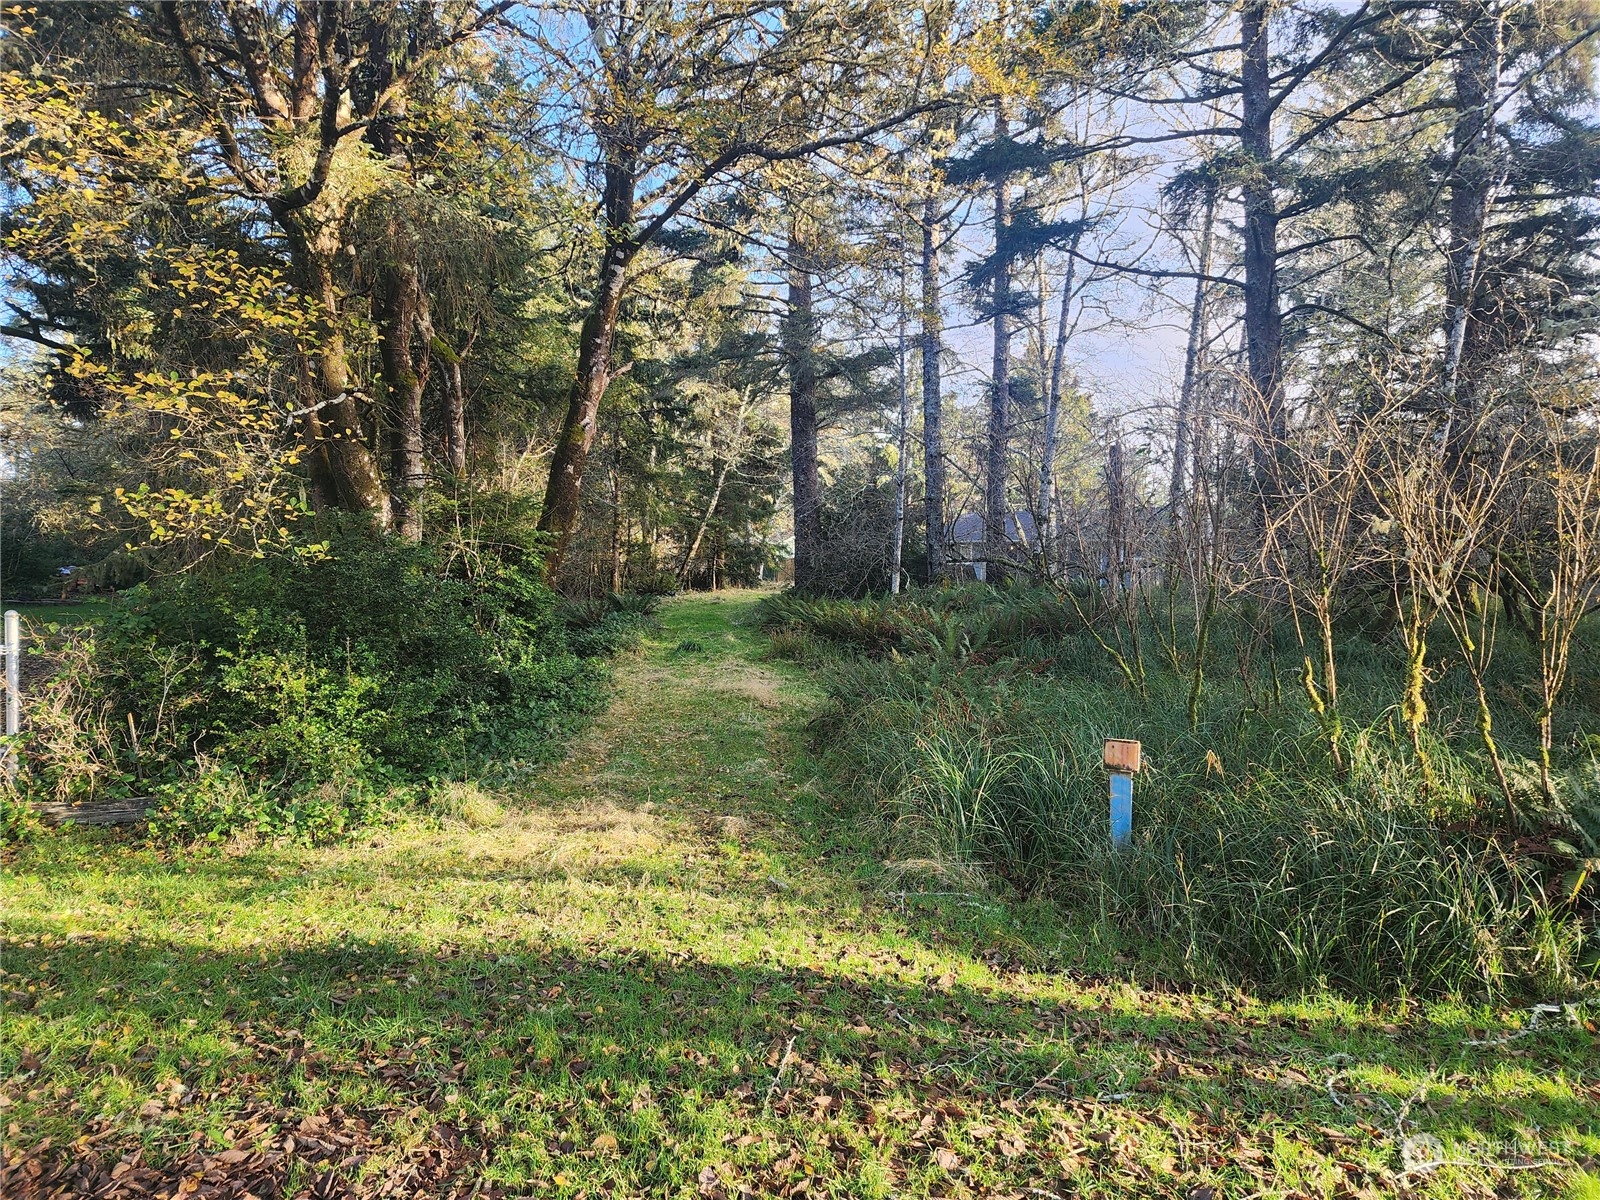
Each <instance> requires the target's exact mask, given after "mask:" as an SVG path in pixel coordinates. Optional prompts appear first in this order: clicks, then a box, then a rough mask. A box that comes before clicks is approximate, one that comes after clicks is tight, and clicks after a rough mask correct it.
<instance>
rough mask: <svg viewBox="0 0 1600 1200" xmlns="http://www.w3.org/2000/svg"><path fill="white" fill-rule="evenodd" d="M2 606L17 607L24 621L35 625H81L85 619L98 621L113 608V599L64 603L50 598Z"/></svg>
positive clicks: (98, 598)
mask: <svg viewBox="0 0 1600 1200" xmlns="http://www.w3.org/2000/svg"><path fill="white" fill-rule="evenodd" d="M0 608H5V609H7V610H10V609H15V610H16V611H17V613H18V614H19V615H20V616H21V617H22V619H23V620H24V621H31V622H32V623H34V624H35V625H48V624H52V623H53V624H56V625H81V624H82V623H83V622H85V621H96V620H99V619H100V618H101V617H103V616H105V615H106V613H107V612H108V611H109V610H110V608H111V601H110V600H109V599H106V598H104V597H97V598H94V599H89V600H74V601H70V602H63V603H56V602H53V601H49V600H20V601H15V602H13V603H10V604H4V605H0Z"/></svg>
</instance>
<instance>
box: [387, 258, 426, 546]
mask: <svg viewBox="0 0 1600 1200" xmlns="http://www.w3.org/2000/svg"><path fill="white" fill-rule="evenodd" d="M395 241H396V245H395V247H394V249H396V250H397V251H398V250H399V246H398V239H395ZM401 258H402V261H400V262H398V263H392V264H388V265H386V266H385V267H384V268H383V270H382V272H381V274H380V278H379V281H378V294H377V297H376V299H377V303H376V304H375V305H374V306H373V307H374V310H375V311H374V315H375V316H376V318H377V324H378V344H379V357H380V360H381V362H382V365H383V381H384V389H385V391H386V392H387V401H388V404H387V408H388V412H387V414H386V415H387V418H388V420H387V426H388V428H387V430H386V432H387V434H388V438H389V488H390V503H391V504H392V506H393V513H394V523H395V529H396V532H398V533H399V534H400V536H401V537H403V538H405V539H406V540H407V541H411V542H420V541H421V540H422V496H423V491H424V489H426V487H427V484H428V471H427V465H426V464H425V463H424V461H423V457H422V392H423V389H424V388H425V387H426V386H427V382H428V368H429V363H430V362H431V361H432V360H431V359H430V357H429V351H430V349H431V345H432V342H433V322H432V320H431V318H430V316H429V313H428V298H427V295H426V294H425V293H424V292H423V290H422V284H421V280H420V278H419V277H418V274H417V268H416V264H415V263H414V262H411V261H409V260H408V259H406V257H405V256H404V255H401ZM418 334H420V335H421V338H420V341H421V345H420V347H419V346H418V341H419V338H418Z"/></svg>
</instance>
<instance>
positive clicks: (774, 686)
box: [712, 670, 783, 710]
mask: <svg viewBox="0 0 1600 1200" xmlns="http://www.w3.org/2000/svg"><path fill="white" fill-rule="evenodd" d="M712 686H713V687H715V688H716V689H717V690H718V691H719V692H733V693H735V694H737V695H740V696H744V697H745V698H746V699H749V700H754V701H755V702H756V704H757V706H758V707H761V708H765V709H774V710H775V709H780V708H782V707H783V685H782V684H781V683H780V682H779V681H778V680H777V679H776V678H775V677H774V676H772V675H769V674H767V672H765V671H760V670H736V671H728V672H726V673H724V674H721V675H719V676H718V677H717V678H716V680H715V681H714V682H713V684H712Z"/></svg>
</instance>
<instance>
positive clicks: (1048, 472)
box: [1034, 233, 1082, 574]
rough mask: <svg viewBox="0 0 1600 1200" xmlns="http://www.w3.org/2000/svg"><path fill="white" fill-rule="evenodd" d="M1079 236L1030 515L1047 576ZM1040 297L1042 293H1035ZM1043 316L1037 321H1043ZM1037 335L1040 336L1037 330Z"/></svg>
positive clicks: (1065, 289)
mask: <svg viewBox="0 0 1600 1200" xmlns="http://www.w3.org/2000/svg"><path fill="white" fill-rule="evenodd" d="M1081 239H1082V234H1076V233H1075V234H1073V235H1072V244H1071V247H1070V250H1071V253H1070V254H1069V255H1068V257H1067V277H1066V278H1065V279H1064V280H1062V282H1061V313H1060V319H1059V323H1058V324H1057V325H1056V344H1055V348H1054V349H1053V350H1052V351H1051V354H1050V383H1049V387H1048V389H1047V390H1046V392H1045V402H1044V449H1043V452H1042V453H1041V454H1040V456H1039V457H1040V461H1039V503H1038V508H1037V511H1036V512H1035V513H1034V522H1035V524H1036V525H1037V526H1038V534H1039V557H1040V560H1041V562H1042V563H1043V566H1044V570H1045V571H1046V573H1047V574H1048V573H1049V572H1050V554H1051V550H1052V549H1053V546H1054V540H1055V539H1054V538H1052V537H1051V535H1050V514H1051V512H1052V511H1053V509H1052V507H1051V505H1052V504H1053V502H1054V499H1055V497H1054V495H1053V494H1052V493H1053V490H1054V488H1055V481H1056V445H1057V441H1058V430H1059V428H1060V424H1061V387H1062V383H1063V381H1064V380H1065V378H1066V363H1067V334H1068V330H1069V328H1070V323H1069V317H1070V316H1071V314H1072V281H1073V277H1074V275H1075V273H1076V268H1077V265H1078V243H1079V241H1080V240H1081ZM1039 291H1040V295H1041V296H1043V294H1044V289H1043V288H1042V287H1041V288H1040V289H1039ZM1043 319H1044V318H1043V316H1041V317H1040V320H1041V321H1043ZM1039 335H1040V337H1041V338H1042V337H1043V336H1044V330H1043V327H1042V326H1041V328H1040V331H1039Z"/></svg>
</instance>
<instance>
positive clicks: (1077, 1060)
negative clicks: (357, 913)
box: [3, 937, 1593, 1196]
mask: <svg viewBox="0 0 1600 1200" xmlns="http://www.w3.org/2000/svg"><path fill="white" fill-rule="evenodd" d="M6 966H7V971H8V972H9V975H8V983H9V984H10V985H12V986H14V985H15V984H16V983H17V982H19V981H28V984H29V985H30V986H31V987H32V989H33V990H32V991H29V992H25V993H22V995H21V999H20V1000H18V999H17V998H16V997H15V996H13V1003H12V1005H11V1008H12V1014H11V1016H10V1017H9V1018H8V1022H7V1024H8V1029H7V1036H6V1044H5V1046H4V1048H3V1056H4V1066H5V1071H6V1075H7V1083H6V1096H7V1100H8V1102H9V1103H8V1107H7V1112H8V1117H9V1119H10V1120H11V1121H13V1122H15V1125H14V1127H13V1131H12V1136H11V1137H10V1138H9V1139H8V1144H9V1150H8V1155H9V1157H8V1161H7V1166H6V1176H7V1178H6V1180H5V1182H4V1190H5V1194H7V1195H57V1194H59V1195H68V1194H89V1195H103V1196H121V1195H134V1194H142V1193H143V1191H145V1190H150V1189H153V1188H154V1187H155V1186H156V1185H158V1184H161V1185H169V1184H173V1183H177V1182H179V1181H181V1180H185V1179H196V1178H198V1179H199V1180H200V1181H201V1183H203V1184H204V1185H205V1186H206V1187H207V1188H210V1189H213V1192H214V1194H235V1195H243V1194H244V1193H245V1192H247V1191H248V1192H254V1193H255V1194H256V1195H278V1194H281V1195H292V1194H296V1193H303V1194H311V1195H317V1196H336V1195H338V1196H343V1195H352V1196H353V1195H369V1194H370V1195H377V1194H385V1195H416V1196H446V1195H454V1194H463V1195H464V1194H466V1193H467V1192H468V1191H471V1190H473V1189H479V1190H478V1194H479V1195H493V1194H497V1192H498V1191H503V1192H512V1193H516V1192H519V1191H525V1190H527V1189H540V1190H542V1189H546V1188H553V1189H555V1190H557V1191H561V1190H563V1189H565V1187H566V1184H568V1183H573V1184H574V1186H576V1183H574V1181H580V1182H581V1183H582V1185H583V1186H584V1187H586V1188H590V1189H597V1188H598V1189H601V1190H603V1191H620V1194H641V1193H643V1194H651V1195H672V1194H682V1193H684V1192H685V1191H689V1192H694V1191H696V1190H698V1191H699V1192H700V1194H704V1195H710V1194H713V1191H714V1190H715V1188H718V1187H720V1188H723V1194H725V1195H732V1194H734V1192H735V1191H737V1189H738V1187H739V1186H744V1187H746V1188H748V1189H750V1190H752V1191H753V1192H754V1193H755V1194H761V1195H778V1194H787V1193H788V1192H789V1191H790V1190H791V1189H792V1187H793V1185H794V1184H795V1182H796V1181H797V1180H804V1179H806V1178H808V1177H813V1178H819V1179H822V1180H829V1181H831V1182H832V1184H833V1185H834V1186H835V1188H837V1189H841V1190H842V1191H843V1193H844V1194H849V1195H876V1194H890V1193H897V1194H898V1193H901V1192H905V1191H910V1192H913V1193H915V1194H922V1192H923V1191H931V1192H932V1193H933V1194H938V1193H939V1191H940V1190H941V1189H942V1187H943V1186H944V1184H943V1183H942V1182H941V1181H944V1180H946V1177H949V1179H950V1180H956V1179H961V1180H964V1181H965V1182H966V1183H967V1184H970V1185H973V1186H979V1185H982V1186H988V1185H989V1184H994V1185H996V1186H998V1185H999V1184H1000V1183H1001V1182H1006V1181H1010V1182H1012V1183H1015V1182H1018V1181H1028V1180H1032V1181H1039V1180H1056V1181H1057V1182H1056V1183H1053V1184H1052V1185H1051V1186H1052V1187H1054V1188H1060V1189H1061V1190H1063V1191H1067V1192H1069V1193H1070V1192H1071V1190H1072V1188H1073V1187H1075V1186H1078V1185H1088V1184H1090V1183H1094V1182H1096V1181H1099V1182H1100V1183H1102V1184H1103V1183H1105V1182H1106V1181H1107V1180H1109V1179H1112V1178H1113V1177H1118V1178H1120V1177H1122V1176H1126V1177H1127V1180H1128V1181H1129V1183H1130V1185H1132V1184H1137V1185H1138V1186H1136V1187H1130V1190H1129V1193H1128V1194H1150V1192H1149V1190H1147V1189H1148V1188H1156V1189H1167V1188H1170V1187H1177V1186H1179V1185H1199V1184H1204V1185H1206V1186H1217V1187H1220V1188H1223V1189H1225V1192H1226V1193H1227V1194H1232V1193H1233V1192H1234V1191H1235V1190H1237V1189H1241V1188H1245V1187H1246V1185H1249V1186H1251V1187H1259V1186H1260V1183H1261V1178H1262V1171H1263V1170H1275V1169H1276V1168H1274V1167H1273V1166H1272V1162H1273V1160H1272V1158H1271V1153H1277V1152H1278V1150H1279V1149H1281V1141H1282V1139H1285V1138H1287V1139H1288V1140H1289V1141H1290V1142H1293V1143H1295V1144H1297V1145H1300V1146H1302V1148H1303V1150H1304V1151H1305V1152H1306V1153H1309V1154H1312V1155H1322V1156H1324V1157H1326V1158H1328V1160H1329V1162H1333V1161H1335V1160H1343V1161H1345V1162H1346V1163H1347V1165H1348V1174H1349V1175H1350V1176H1351V1178H1352V1179H1353V1180H1356V1181H1357V1182H1359V1181H1360V1179H1362V1178H1364V1177H1366V1176H1371V1177H1372V1178H1373V1179H1378V1178H1380V1177H1381V1176H1382V1173H1383V1171H1384V1170H1385V1169H1386V1168H1385V1165H1384V1164H1385V1163H1387V1162H1391V1161H1392V1160H1393V1157H1394V1147H1393V1146H1392V1145H1391V1144H1389V1143H1387V1142H1386V1141H1385V1135H1384V1132H1383V1127H1385V1126H1388V1125H1392V1121H1391V1120H1390V1119H1389V1117H1388V1116H1386V1115H1385V1114H1386V1112H1387V1110H1386V1108H1385V1105H1389V1106H1398V1105H1399V1104H1401V1103H1402V1102H1403V1101H1404V1100H1405V1098H1406V1096H1408V1095H1409V1094H1410V1093H1411V1092H1412V1091H1413V1089H1414V1087H1415V1085H1416V1081H1417V1078H1418V1077H1419V1075H1420V1074H1421V1072H1419V1071H1416V1070H1412V1069H1410V1068H1408V1067H1407V1065H1406V1063H1407V1059H1406V1051H1405V1049H1404V1047H1403V1046H1397V1045H1396V1044H1395V1043H1393V1042H1391V1041H1389V1040H1388V1039H1386V1038H1384V1037H1383V1036H1381V1035H1380V1034H1378V1033H1377V1032H1376V1031H1365V1032H1363V1031H1358V1030H1352V1029H1351V1028H1349V1027H1348V1026H1347V1025H1346V1024H1345V1023H1344V1022H1342V1021H1338V1020H1335V1019H1332V1018H1329V1019H1327V1020H1324V1021H1305V1020H1302V1021H1300V1022H1298V1024H1297V1025H1296V1026H1295V1027H1294V1028H1293V1030H1292V1036H1293V1037H1294V1038H1295V1039H1297V1041H1296V1043H1295V1044H1293V1045H1291V1044H1289V1043H1286V1042H1285V1041H1284V1040H1283V1037H1282V1036H1281V1035H1282V1034H1283V1033H1284V1032H1285V1030H1284V1029H1281V1028H1275V1027H1273V1026H1270V1025H1267V1024H1266V1023H1265V1022H1262V1021H1261V1020H1259V1019H1255V1020H1248V1019H1240V1018H1236V1017H1233V1016H1229V1015H1227V1014H1220V1013H1211V1014H1209V1015H1200V1014H1195V1015H1190V1016H1187V1017H1184V1016H1173V1015H1171V1014H1168V1015H1138V1014H1132V1015H1130V1014H1119V1013H1116V1012H1114V1011H1113V1009H1112V1006H1111V1004H1110V1003H1109V1001H1108V1002H1106V1003H1102V1004H1098V1005H1095V1004H1092V1003H1089V1002H1086V1001H1079V1002H1076V1003H1074V1002H1065V1001H1051V1002H1044V1001H1039V1000H1032V999H1029V998H1026V997H1022V996H1018V995H1014V994H1010V993H1008V992H1006V991H1004V990H1002V989H995V990H992V991H984V990H978V989H974V988H970V987H965V986H960V985H956V984H953V983H952V982H951V981H949V980H948V979H941V980H930V981H928V982H926V983H924V984H915V983H908V982H905V981H903V980H889V979H884V978H879V977H871V976H869V977H856V976H852V975H849V974H844V973H834V972H832V971H830V970H829V969H826V968H823V967H818V966H811V967H795V968H781V967H767V966H762V965H758V964H723V963H715V962H706V961H699V960H695V959H692V958H687V957H679V956H668V957H652V956H647V955H643V954H639V953H616V952H615V951H614V948H612V952H606V951H605V950H603V949H595V948H586V947H584V946H582V945H578V944H558V943H551V944H527V943H522V942H510V941H507V942H505V943H504V944H502V945H500V946H499V947H495V946H492V945H482V944H475V945H472V946H469V947H462V946H456V945H440V946H438V947H436V948H433V949H431V950H429V951H428V952H419V951H417V950H416V949H414V948H411V947H407V946H405V945H404V944H402V943H400V942H397V941H393V940H370V941H369V940H361V939H357V938H355V937H343V938H339V939H333V940H329V941H326V942H323V943H321V944H317V945H312V946H308V947H303V948H296V949H292V950H289V951H287V952H284V953H281V954H279V953H271V952H266V953H262V954H244V953H236V954H219V953H214V952H211V951H209V950H207V949H205V948H204V947H201V946H196V945H186V944H182V943H178V942H168V943H165V944H163V943H158V942H153V941H143V940H118V939H115V938H107V937H97V938H86V937H80V938H72V939H68V940H66V941H60V940H54V942H53V944H49V945H45V944H41V939H38V938H35V939H33V940H29V941H23V942H22V943H20V944H18V945H16V946H14V947H13V948H12V949H11V950H10V951H9V952H8V955H7V964H6ZM1328 1046H1337V1047H1341V1048H1342V1049H1341V1051H1340V1052H1341V1053H1347V1054H1353V1055H1356V1056H1358V1057H1360V1058H1364V1059H1366V1060H1367V1061H1368V1062H1372V1063H1376V1062H1381V1061H1388V1062H1391V1063H1392V1064H1393V1066H1392V1068H1390V1069H1389V1071H1388V1074H1387V1075H1386V1076H1385V1078H1383V1079H1372V1080H1368V1081H1366V1082H1364V1083H1362V1084H1361V1085H1360V1086H1361V1090H1362V1091H1363V1092H1365V1093H1371V1094H1372V1095H1371V1096H1370V1097H1369V1096H1364V1095H1357V1094H1354V1093H1353V1092H1352V1093H1347V1094H1344V1095H1342V1098H1341V1100H1340V1101H1337V1102H1336V1101H1335V1100H1334V1099H1332V1098H1331V1097H1330V1095H1329V1093H1328V1091H1327V1087H1328V1086H1329V1085H1328V1081H1327V1079H1326V1078H1324V1076H1331V1075H1332V1073H1333V1070H1334V1068H1333V1067H1332V1066H1327V1067H1324V1068H1320V1069H1319V1068H1314V1067H1312V1068H1308V1067H1307V1062H1308V1061H1309V1062H1317V1061H1319V1059H1320V1058H1321V1057H1324V1056H1325V1055H1326V1047H1328ZM1568 1048H1569V1049H1570V1050H1571V1051H1572V1052H1573V1053H1574V1054H1578V1053H1581V1050H1580V1048H1579V1047H1578V1046H1576V1045H1572V1046H1570V1047H1568ZM1496 1057H1497V1056H1494V1055H1483V1054H1480V1055H1478V1056H1476V1061H1474V1062H1467V1061H1465V1060H1463V1061H1461V1062H1458V1063H1456V1064H1455V1067H1456V1073H1455V1074H1454V1075H1453V1076H1452V1077H1451V1082H1450V1083H1449V1084H1443V1083H1441V1084H1439V1085H1438V1089H1439V1090H1441V1091H1442V1092H1445V1093H1450V1094H1452V1095H1453V1096H1454V1097H1455V1099H1452V1100H1449V1101H1447V1102H1446V1106H1445V1107H1444V1108H1443V1109H1442V1111H1441V1112H1439V1113H1437V1114H1434V1113H1431V1112H1430V1113H1429V1115H1428V1117H1427V1122H1426V1126H1425V1128H1426V1131H1427V1132H1429V1133H1432V1134H1434V1135H1436V1136H1440V1137H1444V1138H1455V1137H1463V1138H1464V1137H1471V1136H1474V1135H1475V1134H1478V1135H1481V1134H1482V1133H1484V1132H1485V1129H1484V1126H1485V1124H1486V1123H1489V1124H1494V1123H1497V1122H1502V1121H1506V1122H1509V1121H1513V1120H1514V1121H1515V1122H1518V1123H1524V1122H1525V1123H1527V1124H1529V1125H1536V1126H1542V1127H1545V1128H1552V1129H1553V1128H1560V1127H1575V1128H1579V1129H1582V1128H1584V1127H1586V1126H1587V1125H1588V1124H1589V1123H1590V1122H1592V1120H1593V1111H1592V1108H1591V1107H1590V1106H1589V1105H1588V1104H1587V1102H1586V1101H1585V1100H1584V1099H1583V1098H1582V1095H1581V1092H1578V1093H1574V1092H1571V1091H1564V1092H1562V1091H1558V1090H1556V1089H1547V1090H1546V1091H1544V1092H1542V1093H1541V1092H1539V1091H1538V1090H1536V1089H1535V1090H1531V1091H1529V1092H1528V1093H1527V1094H1526V1095H1524V1096H1522V1097H1521V1098H1519V1099H1518V1100H1517V1102H1516V1107H1515V1112H1514V1113H1513V1114H1500V1115H1497V1114H1496V1113H1494V1112H1492V1111H1491V1110H1490V1109H1488V1108H1485V1103H1486V1100H1485V1097H1483V1096H1482V1095H1480V1094H1478V1093H1477V1092H1475V1090H1474V1088H1475V1086H1476V1085H1475V1084H1474V1083H1473V1082H1472V1077H1471V1072H1472V1070H1474V1069H1479V1070H1481V1071H1483V1072H1484V1073H1485V1075H1487V1073H1488V1072H1491V1071H1493V1070H1494V1069H1496ZM1291 1061H1293V1062H1295V1063H1297V1064H1298V1065H1291ZM1580 1061H1581V1060H1580ZM1349 1065H1353V1063H1352V1064H1349ZM1411 1065H1412V1067H1415V1066H1416V1063H1415V1062H1413V1063H1412V1064H1411ZM1311 1070H1315V1071H1317V1074H1316V1075H1312V1074H1311V1073H1309V1072H1310V1071H1311ZM1478 1082H1482V1081H1481V1080H1480V1081H1478ZM1341 1086H1343V1087H1352V1086H1353V1085H1349V1084H1346V1085H1341ZM1373 1097H1381V1098H1373ZM1421 1112H1422V1110H1421V1109H1420V1108H1419V1109H1418V1113H1419V1114H1420V1113H1421ZM997 1127H999V1129H998V1132H997ZM1374 1130H1377V1131H1378V1132H1377V1133H1376V1134H1375V1133H1374ZM1130 1137H1131V1138H1133V1141H1131V1142H1130V1141H1129V1140H1128V1139H1129V1138H1130ZM1246 1145H1249V1146H1264V1147H1266V1149H1265V1150H1255V1151H1252V1154H1253V1158H1252V1157H1251V1156H1250V1155H1240V1154H1238V1153H1233V1154H1232V1155H1231V1157H1223V1156H1219V1154H1218V1153H1217V1148H1218V1147H1222V1146H1228V1147H1231V1148H1232V1150H1234V1151H1237V1150H1238V1149H1239V1148H1240V1147H1243V1146H1246ZM1269 1152H1270V1153H1269ZM1263 1154H1267V1155H1268V1159H1267V1163H1266V1166H1265V1167H1263V1166H1262V1165H1261V1159H1262V1156H1263ZM952 1164H959V1166H952ZM119 1168H120V1169H119ZM708 1169H709V1170H711V1172H712V1174H711V1176H709V1177H707V1176H706V1175H705V1171H706V1170H708ZM1340 1169H1341V1170H1344V1169H1345V1168H1344V1167H1341V1168H1340ZM1079 1176H1081V1178H1079ZM1063 1179H1065V1180H1066V1182H1065V1183H1062V1182H1060V1181H1061V1180H1063ZM1074 1180H1076V1181H1077V1182H1076V1183H1074ZM886 1189H887V1190H886ZM1141 1189H1145V1190H1141ZM1112 1194H1117V1193H1116V1192H1115V1191H1114V1190H1113V1192H1112ZM1176 1194H1182V1192H1181V1191H1180V1192H1178V1193H1176Z"/></svg>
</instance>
